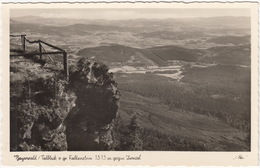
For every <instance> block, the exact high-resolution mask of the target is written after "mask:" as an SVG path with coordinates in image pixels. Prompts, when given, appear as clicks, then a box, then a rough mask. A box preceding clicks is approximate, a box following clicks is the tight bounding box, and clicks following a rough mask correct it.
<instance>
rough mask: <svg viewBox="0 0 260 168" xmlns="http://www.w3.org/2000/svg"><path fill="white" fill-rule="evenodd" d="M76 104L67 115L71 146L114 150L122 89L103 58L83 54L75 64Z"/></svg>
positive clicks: (69, 147)
mask: <svg viewBox="0 0 260 168" xmlns="http://www.w3.org/2000/svg"><path fill="white" fill-rule="evenodd" d="M69 83H70V89H71V90H73V92H74V93H75V94H76V96H77V101H76V108H75V109H74V111H73V112H71V113H70V114H69V116H68V118H67V124H66V125H67V131H66V135H67V142H68V150H74V151H75V150H112V149H113V136H112V130H113V125H114V119H115V118H116V116H117V110H118V101H119V96H120V93H119V91H118V90H117V83H116V82H115V80H114V79H113V74H112V73H109V72H108V67H107V66H106V65H104V64H102V63H100V62H96V61H93V60H89V59H87V58H82V59H81V60H79V62H78V63H77V65H76V66H73V67H72V68H71V72H70V82H69Z"/></svg>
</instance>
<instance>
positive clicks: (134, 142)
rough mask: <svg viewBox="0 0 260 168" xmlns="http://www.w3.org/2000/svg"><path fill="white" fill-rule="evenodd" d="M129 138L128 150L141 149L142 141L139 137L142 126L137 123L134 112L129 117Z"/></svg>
mask: <svg viewBox="0 0 260 168" xmlns="http://www.w3.org/2000/svg"><path fill="white" fill-rule="evenodd" d="M129 130H130V136H129V137H130V139H129V142H130V143H129V150H134V151H135V150H142V149H143V142H142V139H141V132H142V127H141V126H140V124H139V120H138V116H137V114H136V113H134V114H133V116H132V117H131V119H130V124H129Z"/></svg>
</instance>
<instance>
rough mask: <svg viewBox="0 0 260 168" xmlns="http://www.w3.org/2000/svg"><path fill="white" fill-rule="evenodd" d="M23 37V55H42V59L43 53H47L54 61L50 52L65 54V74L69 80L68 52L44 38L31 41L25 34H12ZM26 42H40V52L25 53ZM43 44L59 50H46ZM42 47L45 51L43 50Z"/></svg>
mask: <svg viewBox="0 0 260 168" xmlns="http://www.w3.org/2000/svg"><path fill="white" fill-rule="evenodd" d="M19 36H20V37H21V43H22V48H23V52H24V53H23V54H21V55H40V59H41V58H42V55H45V54H47V55H48V56H49V58H50V59H51V61H53V62H54V60H53V59H52V57H51V56H50V54H63V66H64V71H65V75H66V77H67V80H69V69H68V55H67V52H66V51H65V50H63V49H61V48H59V47H57V46H54V45H52V44H49V43H47V42H44V41H42V40H34V41H30V40H29V39H27V38H26V37H25V36H26V35H25V34H23V35H10V37H19ZM25 42H28V43H30V44H34V43H38V44H39V53H25V51H26V44H25ZM42 44H45V45H47V46H49V47H51V48H54V49H56V50H58V51H56V52H55V51H51V52H46V50H45V48H43V46H42ZM42 48H43V50H44V51H45V52H42ZM16 56H18V55H16Z"/></svg>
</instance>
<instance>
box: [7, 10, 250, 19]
mask: <svg viewBox="0 0 260 168" xmlns="http://www.w3.org/2000/svg"><path fill="white" fill-rule="evenodd" d="M10 14H11V18H14V17H22V16H41V17H45V18H69V19H111V20H124V19H139V18H144V19H165V18H193V17H218V16H250V10H249V9H239V8H235V9H234V8H233V9H231V8H228V9H207V8H201V9H198V8H196V9H194V8H192V9H191V8H190V9H188V8H186V9H180V8H178V9H177V8H175V9H174V8H167V9H158V8H157V9H155V8H149V9H147V8H145V9H144V8H138V9H129V8H126V9H122V8H121V9H112V8H111V9H107V8H106V9H100V8H96V9H93V8H91V9H86V8H85V9H12V10H11V12H10Z"/></svg>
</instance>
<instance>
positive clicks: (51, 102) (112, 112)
mask: <svg viewBox="0 0 260 168" xmlns="http://www.w3.org/2000/svg"><path fill="white" fill-rule="evenodd" d="M21 62H22V63H21ZM23 62H25V63H26V64H28V65H27V66H23V65H21V64H23ZM28 67H31V68H34V70H33V71H31V70H30V69H27V68H28ZM10 71H11V73H10V78H11V83H10V88H11V89H10V101H11V107H10V109H11V110H10V113H11V115H10V119H11V125H10V126H11V146H10V148H11V151H17V150H18V151H60V150H73V151H85V150H110V149H111V150H112V149H113V143H114V140H113V133H112V131H113V125H114V122H115V121H114V119H115V118H116V117H117V109H118V101H119V95H120V93H119V91H118V90H117V87H116V86H117V84H116V82H115V81H114V79H113V75H112V74H111V73H109V72H108V67H107V66H106V65H104V64H102V63H99V62H96V61H93V60H89V59H86V58H83V59H81V60H80V61H79V62H78V63H77V65H75V66H73V67H72V68H71V72H70V73H71V74H70V81H69V82H66V81H65V80H63V79H62V78H63V77H62V76H59V74H60V73H58V72H53V71H52V70H51V68H50V67H47V68H46V69H45V68H42V67H40V66H37V64H36V63H34V62H31V61H30V60H28V59H25V60H24V61H21V60H18V61H17V62H16V61H14V62H11V66H10Z"/></svg>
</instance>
